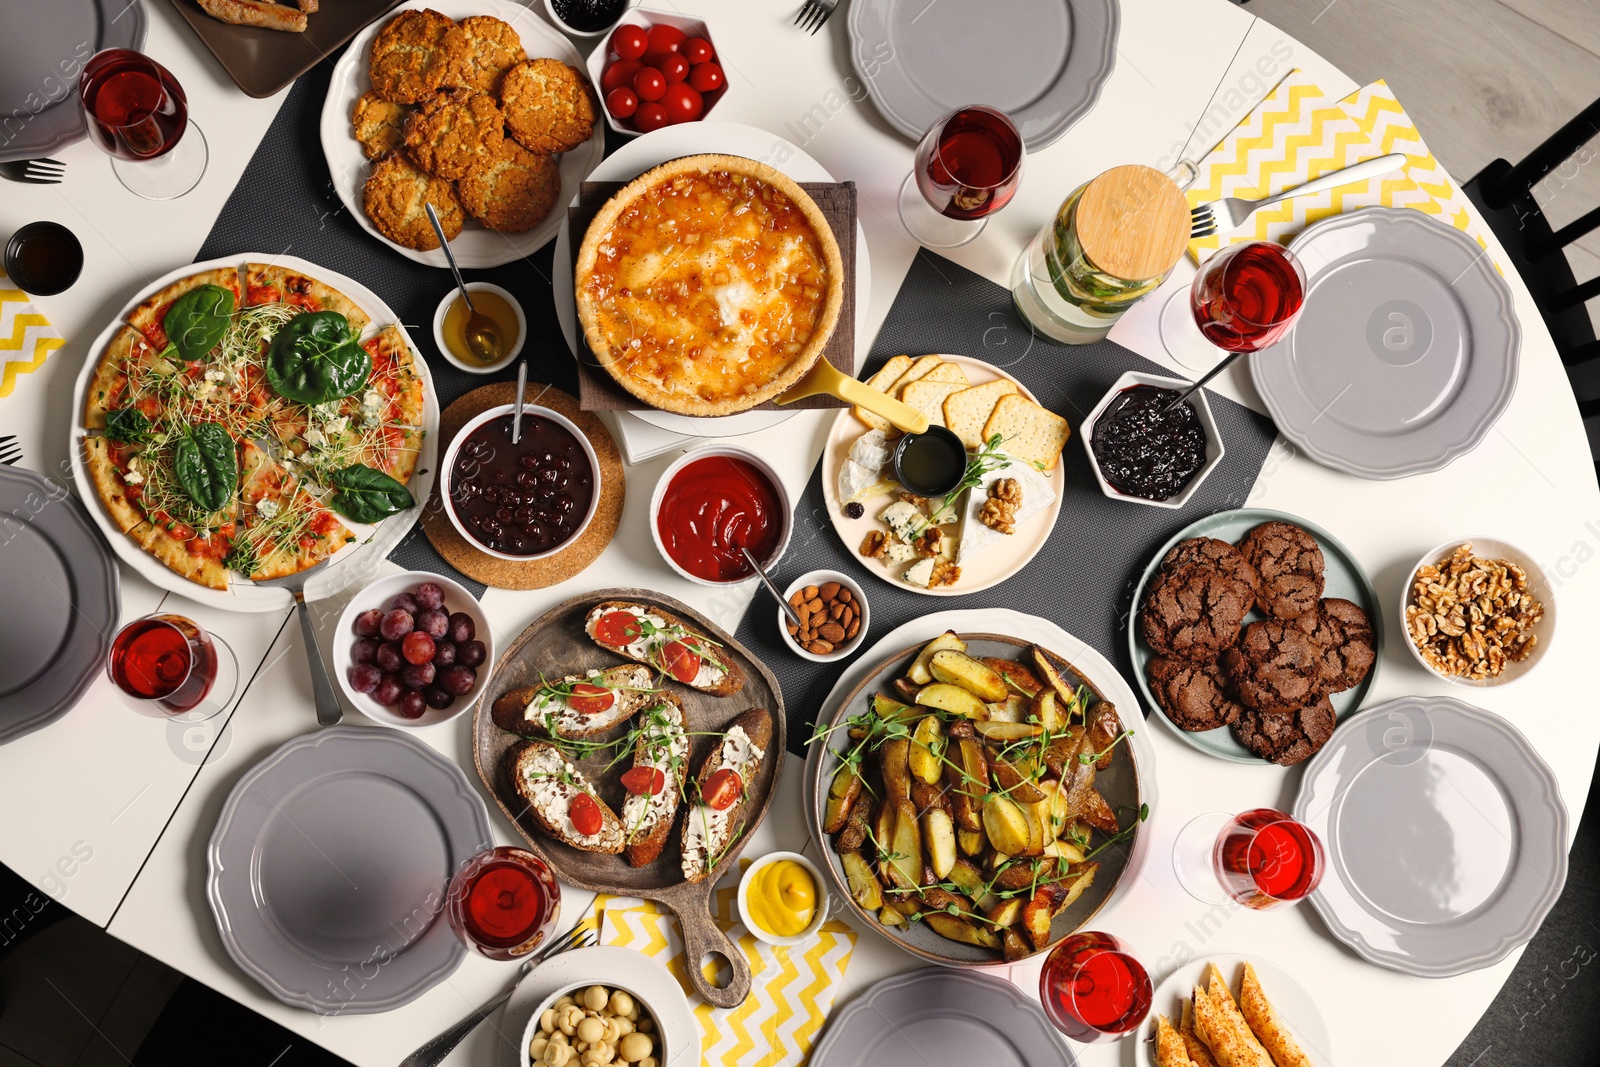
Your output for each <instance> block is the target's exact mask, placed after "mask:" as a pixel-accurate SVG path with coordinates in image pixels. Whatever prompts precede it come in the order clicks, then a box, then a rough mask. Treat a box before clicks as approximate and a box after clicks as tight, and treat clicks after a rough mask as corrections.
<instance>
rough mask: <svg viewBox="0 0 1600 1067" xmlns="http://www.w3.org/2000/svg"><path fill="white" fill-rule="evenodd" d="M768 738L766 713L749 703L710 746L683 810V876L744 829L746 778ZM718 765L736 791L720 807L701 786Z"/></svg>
mask: <svg viewBox="0 0 1600 1067" xmlns="http://www.w3.org/2000/svg"><path fill="white" fill-rule="evenodd" d="M771 744H772V715H771V714H770V713H769V712H768V711H767V709H765V708H751V709H750V710H749V711H747V712H745V713H744V714H743V715H740V716H739V717H738V718H737V719H735V720H733V723H732V724H731V725H730V726H729V727H728V729H727V730H726V731H724V733H723V735H722V740H721V741H719V742H717V747H716V748H713V749H712V750H711V754H710V755H709V756H707V757H706V761H705V763H704V764H702V765H701V767H700V773H699V774H697V775H696V776H695V787H694V802H693V803H692V804H691V805H690V807H689V810H688V812H687V813H686V814H685V815H684V822H683V877H684V880H685V881H688V882H698V881H700V880H701V879H703V878H705V877H706V876H707V875H708V874H710V873H711V872H712V871H714V870H715V869H716V868H717V866H718V865H719V864H720V863H721V862H722V861H723V860H724V859H726V858H727V855H728V851H729V847H730V846H731V845H732V844H733V843H734V842H735V841H736V840H737V839H738V836H739V834H740V833H741V832H742V831H743V829H744V818H743V816H744V809H745V805H746V804H747V803H748V802H749V799H750V783H751V782H753V781H754V780H755V776H756V774H757V773H758V772H759V771H760V770H761V763H762V761H763V760H764V759H766V757H767V749H768V748H769V747H770V746H771ZM722 770H731V771H732V772H733V773H734V774H736V775H738V776H739V781H738V795H737V797H736V799H735V800H734V801H733V803H732V804H730V805H728V806H727V807H724V808H722V809H720V810H719V809H717V808H713V807H712V806H711V805H710V804H708V803H706V798H705V795H704V794H705V790H706V787H707V785H708V784H709V783H710V782H711V779H712V777H713V776H714V775H715V774H716V773H717V772H718V771H722Z"/></svg>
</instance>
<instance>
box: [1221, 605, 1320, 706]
mask: <svg viewBox="0 0 1600 1067" xmlns="http://www.w3.org/2000/svg"><path fill="white" fill-rule="evenodd" d="M1326 652H1327V649H1325V648H1324V647H1322V646H1321V645H1318V644H1317V643H1316V642H1315V641H1313V640H1312V639H1311V637H1310V636H1309V635H1308V634H1307V633H1306V632H1305V631H1304V630H1302V629H1301V628H1300V627H1299V626H1297V625H1295V624H1294V623H1293V622H1285V621H1284V620H1282V619H1263V620H1262V621H1260V622H1253V623H1251V624H1250V625H1249V626H1247V627H1245V630H1244V633H1243V634H1242V635H1241V636H1240V638H1239V644H1238V646H1237V647H1235V648H1230V649H1228V650H1227V651H1226V652H1224V653H1223V654H1222V661H1221V662H1222V671H1223V673H1224V674H1225V675H1226V676H1227V678H1228V682H1229V684H1230V685H1231V686H1232V689H1233V692H1234V695H1235V696H1237V697H1238V698H1239V702H1240V703H1241V704H1243V705H1244V706H1245V707H1247V708H1253V709H1254V710H1256V711H1288V710H1291V709H1294V708H1303V707H1305V706H1307V705H1309V704H1314V703H1316V702H1317V701H1318V700H1321V699H1322V698H1323V697H1325V696H1327V695H1328V692H1329V690H1330V688H1331V686H1332V684H1333V680H1334V679H1333V676H1332V674H1331V672H1330V670H1329V666H1328V660H1327V658H1326Z"/></svg>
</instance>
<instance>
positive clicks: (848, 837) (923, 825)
mask: <svg viewBox="0 0 1600 1067" xmlns="http://www.w3.org/2000/svg"><path fill="white" fill-rule="evenodd" d="M830 710H831V712H832V717H831V719H829V720H827V721H820V720H819V724H818V727H817V731H816V735H815V736H814V737H813V738H812V741H811V743H812V744H813V745H821V746H825V747H824V749H823V751H822V753H821V758H820V759H818V760H815V761H814V762H813V764H812V766H813V767H814V772H813V773H814V778H813V780H812V781H811V782H810V783H808V787H809V788H811V789H812V790H813V795H814V797H815V803H814V805H813V806H812V808H811V811H810V816H811V821H812V826H811V832H812V835H813V836H814V837H815V838H816V840H818V841H819V842H825V843H826V844H825V847H824V848H823V850H822V851H823V853H824V855H825V858H826V864H825V867H826V869H827V870H828V872H829V874H830V876H831V877H832V879H833V881H834V883H835V885H836V886H837V888H838V890H839V892H840V895H841V897H842V898H843V899H844V900H845V901H847V902H848V905H849V906H850V907H851V908H853V909H854V910H855V912H856V914H857V916H858V917H859V918H860V919H862V920H864V921H866V922H868V923H870V925H871V926H872V927H873V928H874V929H877V930H878V931H879V932H880V933H882V934H884V936H886V937H888V938H890V939H891V940H893V941H895V942H896V943H897V944H899V945H900V947H902V948H904V949H905V950H906V951H908V952H910V953H912V954H913V955H916V956H920V957H922V958H923V959H926V960H930V961H932V962H934V963H941V964H946V965H955V966H992V965H994V964H997V963H1002V962H1006V963H1014V962H1016V961H1018V960H1022V959H1026V958H1028V957H1029V956H1034V955H1037V954H1038V953H1041V952H1045V951H1047V950H1048V949H1049V948H1050V947H1051V946H1052V945H1054V944H1055V943H1056V942H1057V941H1059V940H1060V939H1061V938H1063V937H1066V936H1067V935H1069V934H1071V933H1072V932H1074V931H1075V930H1078V929H1081V928H1082V927H1083V926H1084V925H1085V924H1086V923H1088V921H1089V920H1090V919H1091V918H1092V917H1093V916H1094V914H1095V913H1096V912H1097V911H1099V909H1100V907H1101V906H1102V905H1103V904H1104V903H1105V902H1106V900H1107V899H1108V898H1109V897H1110V896H1111V893H1112V891H1113V890H1114V889H1115V888H1116V885H1117V882H1118V881H1119V880H1120V878H1121V877H1122V874H1123V871H1124V870H1125V869H1126V867H1127V866H1128V863H1129V860H1130V857H1131V856H1132V854H1133V844H1134V838H1135V836H1136V835H1137V834H1138V833H1139V827H1140V825H1141V824H1142V822H1143V821H1144V820H1145V819H1146V818H1147V817H1148V816H1149V808H1148V806H1147V805H1144V804H1143V803H1141V800H1140V790H1139V773H1138V767H1137V766H1136V759H1135V755H1134V752H1133V749H1132V747H1131V746H1130V745H1129V744H1128V743H1127V738H1128V736H1129V733H1128V731H1127V730H1125V728H1124V724H1123V722H1122V720H1121V719H1120V717H1119V713H1118V710H1117V708H1116V707H1115V706H1114V705H1113V704H1112V703H1111V701H1109V700H1107V699H1105V697H1104V695H1103V694H1102V693H1101V692H1100V690H1099V689H1098V688H1096V686H1095V685H1094V683H1093V682H1092V681H1091V680H1090V679H1088V678H1087V677H1085V676H1084V675H1083V674H1080V673H1079V672H1078V671H1077V670H1076V669H1074V667H1073V666H1072V664H1071V663H1070V662H1069V661H1068V660H1066V659H1065V658H1064V657H1062V656H1060V655H1058V654H1056V653H1054V652H1052V651H1050V650H1048V649H1046V648H1042V647H1040V646H1039V645H1035V644H1031V643H1029V642H1027V641H1023V640H1020V639H1017V638H1013V637H1007V636H1004V635H1000V634H986V633H979V634H957V633H954V632H946V633H943V634H941V635H939V636H938V637H936V638H934V639H933V640H932V641H930V642H927V643H925V644H919V645H914V646H912V647H910V648H906V649H903V650H901V651H900V652H898V653H896V654H894V655H892V656H890V657H888V658H887V659H885V660H883V661H882V662H881V663H879V664H877V665H875V666H874V667H873V668H872V669H871V670H870V672H869V673H868V674H867V676H866V678H865V679H864V680H863V682H862V683H861V684H860V685H859V686H857V687H856V688H855V689H854V690H852V691H851V692H850V693H849V694H848V695H847V696H845V697H844V699H843V700H841V701H840V702H839V703H838V704H837V705H836V706H835V707H833V708H831V709H825V710H824V715H826V714H828V712H829V711H830ZM1134 710H1135V709H1132V708H1130V709H1128V711H1129V714H1130V715H1132V714H1133V713H1134ZM1134 721H1135V725H1142V724H1141V723H1138V722H1137V720H1134Z"/></svg>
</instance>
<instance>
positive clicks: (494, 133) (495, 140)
mask: <svg viewBox="0 0 1600 1067" xmlns="http://www.w3.org/2000/svg"><path fill="white" fill-rule="evenodd" d="M505 124H506V123H505V116H504V115H502V114H501V113H500V108H499V105H497V104H496V103H495V102H494V101H493V100H491V99H490V98H489V97H488V96H487V95H486V94H484V93H479V92H474V91H472V90H471V89H447V90H445V91H444V92H442V93H437V94H435V95H434V96H432V97H430V98H429V99H428V100H427V102H426V103H424V104H423V105H422V106H421V107H419V108H418V109H417V110H416V113H415V114H413V115H412V116H411V117H410V118H409V119H407V120H406V152H407V153H409V154H410V156H411V158H412V160H413V161H414V162H415V163H416V164H417V166H419V167H421V168H422V169H423V170H425V171H427V172H428V173H429V174H432V175H433V176H434V177H435V178H449V179H452V180H454V179H456V178H463V177H465V176H466V175H467V172H468V171H470V170H472V168H473V167H475V166H479V165H482V164H487V163H489V162H491V161H493V160H494V159H495V157H496V156H498V155H499V153H500V146H501V144H502V143H504V141H505V138H506V134H505Z"/></svg>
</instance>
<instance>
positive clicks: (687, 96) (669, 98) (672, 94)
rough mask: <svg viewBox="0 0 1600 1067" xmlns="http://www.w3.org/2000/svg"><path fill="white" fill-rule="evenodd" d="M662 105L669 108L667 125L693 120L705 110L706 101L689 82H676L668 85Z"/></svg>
mask: <svg viewBox="0 0 1600 1067" xmlns="http://www.w3.org/2000/svg"><path fill="white" fill-rule="evenodd" d="M661 106H662V107H664V108H666V110H667V125H669V126H676V125H677V124H678V123H680V122H693V121H694V120H695V119H697V118H699V117H700V115H701V113H702V112H704V111H705V101H704V100H702V99H701V98H700V94H699V93H697V92H695V91H694V90H693V89H692V88H690V87H689V84H688V83H687V82H674V83H673V84H671V85H669V86H667V92H666V95H665V96H663V97H662V98H661Z"/></svg>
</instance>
